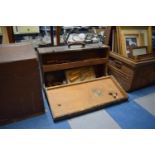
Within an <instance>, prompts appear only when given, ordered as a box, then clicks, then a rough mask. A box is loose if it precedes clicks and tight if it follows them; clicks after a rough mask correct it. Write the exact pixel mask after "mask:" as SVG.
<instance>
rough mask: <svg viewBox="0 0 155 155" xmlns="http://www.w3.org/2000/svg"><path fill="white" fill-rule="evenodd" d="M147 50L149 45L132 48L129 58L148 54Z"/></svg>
mask: <svg viewBox="0 0 155 155" xmlns="http://www.w3.org/2000/svg"><path fill="white" fill-rule="evenodd" d="M146 54H148V52H147V46H139V47H133V48H131V49H130V52H129V53H128V57H129V58H133V59H135V58H136V57H139V56H142V55H146Z"/></svg>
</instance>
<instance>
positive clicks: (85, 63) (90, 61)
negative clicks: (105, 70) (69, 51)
mask: <svg viewBox="0 0 155 155" xmlns="http://www.w3.org/2000/svg"><path fill="white" fill-rule="evenodd" d="M107 62H108V59H107V58H98V59H87V60H83V61H75V62H68V63H62V64H50V65H43V71H44V72H51V71H58V70H64V69H70V68H76V67H83V66H91V65H98V64H106V63H107Z"/></svg>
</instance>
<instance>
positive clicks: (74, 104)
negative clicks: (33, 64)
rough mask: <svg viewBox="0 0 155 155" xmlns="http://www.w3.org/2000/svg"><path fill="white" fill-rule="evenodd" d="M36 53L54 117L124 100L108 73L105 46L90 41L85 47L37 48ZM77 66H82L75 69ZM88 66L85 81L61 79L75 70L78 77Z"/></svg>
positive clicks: (83, 111) (75, 113)
mask: <svg viewBox="0 0 155 155" xmlns="http://www.w3.org/2000/svg"><path fill="white" fill-rule="evenodd" d="M38 53H39V56H40V60H41V62H42V71H43V77H44V82H45V87H46V88H45V92H46V94H47V99H48V101H49V106H50V108H51V111H52V115H53V118H54V120H59V119H63V118H68V117H71V116H75V115H78V114H81V113H85V112H88V111H91V110H95V109H98V108H101V107H103V106H105V105H107V104H113V103H116V102H120V101H123V100H126V99H127V94H126V93H125V91H124V90H123V89H122V88H121V86H119V84H118V83H117V82H116V81H115V79H114V78H112V77H108V76H107V62H108V56H109V47H108V46H105V45H99V44H90V45H86V46H84V47H83V46H82V47H81V46H74V47H68V46H61V47H53V48H38ZM79 67H84V68H81V69H78V68H79ZM87 67H88V68H89V69H90V67H91V68H92V69H90V70H91V71H90V72H91V78H86V79H87V81H80V80H79V79H78V80H77V81H78V82H77V81H76V82H75V83H72V84H69V83H67V80H66V82H64V79H65V73H66V75H67V77H68V73H70V72H73V70H74V69H75V70H74V75H75V74H76V75H78V76H79V75H81V71H83V70H86V68H87ZM70 69H71V70H70ZM76 69H77V70H76ZM93 69H94V73H95V76H94V73H93V71H92V70H93ZM67 70H70V71H67ZM79 72H80V73H79ZM48 74H50V75H51V77H50V76H48ZM54 76H55V77H56V78H55V80H54ZM94 77H95V78H94ZM92 78H94V79H92ZM88 79H89V80H88ZM90 79H91V80H90ZM50 81H51V82H50ZM79 81H80V82H79ZM56 85H57V86H56ZM113 93H114V94H115V95H116V96H115V95H114V94H113ZM113 95H114V96H113Z"/></svg>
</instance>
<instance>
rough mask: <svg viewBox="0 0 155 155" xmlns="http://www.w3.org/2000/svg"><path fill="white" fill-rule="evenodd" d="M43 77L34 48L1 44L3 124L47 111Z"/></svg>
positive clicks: (0, 112) (0, 106) (0, 109)
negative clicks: (43, 91)
mask: <svg viewBox="0 0 155 155" xmlns="http://www.w3.org/2000/svg"><path fill="white" fill-rule="evenodd" d="M40 77H41V76H40V69H39V63H38V58H37V53H36V52H35V50H34V49H33V47H32V46H31V45H29V44H10V45H0V124H4V123H7V122H11V121H16V120H19V119H23V118H27V117H30V116H32V115H36V114H40V113H43V112H44V106H43V98H42V86H41V78H40Z"/></svg>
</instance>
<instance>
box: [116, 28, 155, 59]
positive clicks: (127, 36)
mask: <svg viewBox="0 0 155 155" xmlns="http://www.w3.org/2000/svg"><path fill="white" fill-rule="evenodd" d="M117 33H118V38H117V39H118V43H119V45H118V46H119V53H120V54H121V55H122V56H125V57H128V54H129V53H130V51H131V49H132V48H135V47H140V46H146V47H147V52H148V53H151V52H152V35H151V34H152V28H151V26H118V27H117ZM142 53H143V52H142Z"/></svg>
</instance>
